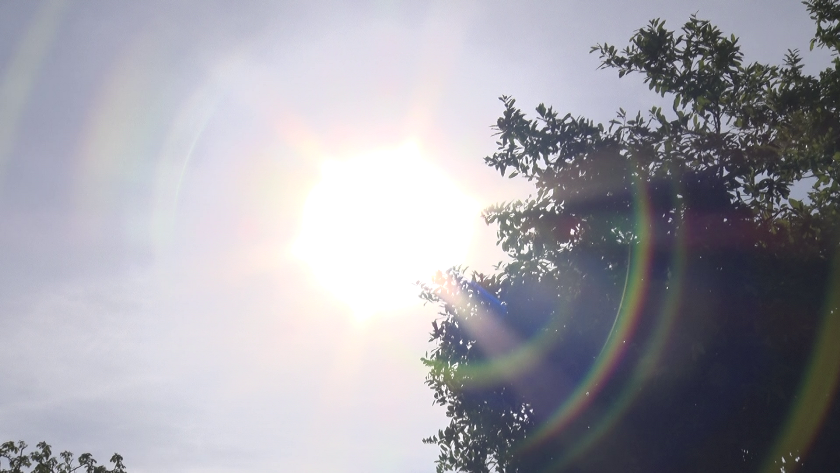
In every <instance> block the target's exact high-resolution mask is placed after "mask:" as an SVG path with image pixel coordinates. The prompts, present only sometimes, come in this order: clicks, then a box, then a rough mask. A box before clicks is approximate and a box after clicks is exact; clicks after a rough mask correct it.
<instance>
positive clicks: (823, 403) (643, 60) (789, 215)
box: [422, 0, 840, 472]
mask: <svg viewBox="0 0 840 473" xmlns="http://www.w3.org/2000/svg"><path fill="white" fill-rule="evenodd" d="M803 3H804V5H805V6H806V8H807V11H808V12H809V14H810V15H811V18H812V19H813V20H814V21H815V23H816V26H817V30H816V34H815V36H814V39H813V41H812V43H811V47H812V48H813V47H815V46H817V47H822V48H828V49H829V50H830V51H831V52H832V54H833V56H834V59H833V61H832V63H831V65H830V66H829V67H828V68H826V69H825V70H823V71H822V72H820V73H819V75H818V76H810V75H807V74H805V73H804V72H803V67H802V60H801V57H800V55H799V53H798V51H796V50H791V51H789V52H788V54H787V55H786V57H785V60H784V64H783V65H781V66H770V65H764V64H759V63H749V64H747V63H744V62H743V57H742V54H741V51H740V47H739V45H738V40H737V39H736V38H735V36H734V35H733V36H725V35H724V34H723V33H722V32H721V31H720V30H719V29H717V28H716V27H714V26H713V25H712V24H710V23H709V22H708V21H705V20H701V19H698V18H697V17H695V16H692V17H691V18H690V19H689V20H688V22H686V23H685V24H684V25H683V26H682V28H681V29H680V31H672V30H669V29H667V28H666V27H665V24H664V22H662V21H659V20H653V21H651V22H650V23H649V24H648V25H647V26H645V27H644V28H641V29H639V30H638V31H637V32H636V33H635V34H634V36H633V37H632V38H631V39H630V44H629V46H627V47H626V48H624V49H623V50H618V49H616V48H615V47H614V46H611V45H608V44H602V45H597V46H595V47H593V48H592V51H593V52H596V53H598V54H599V55H600V59H601V67H602V68H605V69H612V70H616V71H617V72H618V76H619V78H621V77H624V76H627V75H630V74H641V76H642V77H643V78H644V81H645V83H646V84H648V86H649V88H650V90H651V91H653V92H655V93H657V94H659V95H660V96H661V97H663V98H667V99H668V101H669V102H670V100H673V102H672V106H671V107H670V110H663V109H662V108H661V107H657V106H654V107H652V108H651V109H650V111H649V112H647V114H644V115H643V114H642V113H638V114H636V115H635V116H632V115H628V114H627V113H626V112H625V111H624V110H623V109H620V110H619V112H618V114H617V117H616V118H615V119H614V120H612V121H610V122H609V123H608V124H606V125H603V124H595V123H594V122H592V121H591V120H587V119H585V118H581V117H579V118H575V117H572V116H571V115H565V116H561V115H560V114H559V113H557V112H556V111H555V110H554V109H553V108H551V107H546V106H545V105H543V104H540V105H539V106H538V107H536V112H537V116H536V117H535V118H528V117H527V116H526V115H525V114H524V113H523V112H522V111H521V110H520V109H519V108H517V107H516V103H515V100H514V99H513V98H510V97H501V100H502V102H503V104H504V113H503V115H502V116H501V117H500V118H499V119H498V121H497V123H496V127H495V128H496V131H497V136H498V141H497V145H498V150H497V152H496V153H494V154H493V155H492V156H489V157H487V158H485V162H486V163H487V164H488V165H489V166H491V167H493V168H495V169H496V170H498V171H499V172H500V173H501V175H502V176H505V175H508V176H509V177H511V178H512V177H515V176H521V177H524V178H525V179H527V180H528V181H530V182H532V183H533V184H534V186H535V193H534V194H533V195H532V196H529V197H528V198H527V199H525V200H522V201H516V202H509V203H503V204H499V205H496V206H494V207H491V208H489V209H487V210H486V211H485V220H486V222H487V223H488V224H495V225H497V228H498V244H500V245H501V247H502V249H503V250H504V251H505V252H506V253H507V255H508V261H506V262H504V263H500V264H499V266H498V267H497V272H496V273H495V274H490V275H486V274H479V273H472V274H470V275H467V274H465V271H464V270H463V269H462V268H453V269H451V270H449V271H448V272H446V273H440V274H438V276H437V277H436V278H435V280H434V281H433V283H431V284H428V285H424V286H423V293H422V297H423V298H424V299H425V300H427V301H429V302H432V303H434V304H438V305H439V307H440V308H441V311H440V317H439V318H438V320H436V321H435V322H434V323H433V332H432V333H431V341H433V342H434V343H435V344H436V346H435V348H434V349H433V350H432V351H431V353H428V354H427V355H426V357H425V358H423V362H424V364H425V365H426V366H427V367H428V368H429V373H428V376H427V380H426V383H427V384H428V385H429V386H430V388H431V389H432V390H433V392H434V399H435V402H436V403H438V404H440V405H442V406H445V407H446V409H447V411H446V412H447V416H448V417H449V418H450V422H449V425H448V426H446V428H444V429H442V430H440V431H439V432H438V433H437V434H436V435H433V436H431V437H429V438H427V439H425V440H424V441H425V442H426V443H431V444H436V445H438V447H439V449H440V455H439V458H438V461H437V469H438V471H439V472H442V471H450V470H451V471H467V472H490V471H498V472H545V471H577V472H584V471H770V470H773V471H779V469H780V468H785V469H786V470H782V471H791V470H792V469H796V468H802V469H804V470H810V471H828V470H833V469H836V468H837V464H838V460H840V458H839V456H840V454H838V453H837V450H836V445H837V444H838V441H840V423H839V422H838V421H840V403H838V402H837V401H836V400H835V394H836V392H837V385H838V376H839V375H840V373H838V370H840V343H837V341H836V340H837V339H838V337H840V295H838V292H840V291H838V289H837V288H838V287H840V277H838V276H840V275H839V274H838V271H840V270H838V269H836V267H840V261H839V260H838V244H839V243H840V179H839V178H840V57H838V47H840V2H838V1H837V0H809V1H806V2H803ZM808 186H810V189H809V190H808V191H807V198H801V199H796V198H793V197H792V195H791V190H792V189H795V188H804V187H808Z"/></svg>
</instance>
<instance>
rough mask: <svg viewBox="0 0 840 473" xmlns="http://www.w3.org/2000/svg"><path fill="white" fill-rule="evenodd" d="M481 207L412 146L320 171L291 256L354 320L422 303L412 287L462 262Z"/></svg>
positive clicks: (332, 164)
mask: <svg viewBox="0 0 840 473" xmlns="http://www.w3.org/2000/svg"><path fill="white" fill-rule="evenodd" d="M479 215H480V206H479V205H478V203H477V202H476V201H475V200H474V199H472V198H471V197H469V196H468V195H466V194H465V193H464V192H463V191H461V190H460V189H459V188H458V186H457V185H456V184H455V183H454V182H453V181H452V180H451V179H449V178H448V177H447V176H446V175H445V174H444V173H443V172H442V171H440V170H439V169H437V168H436V167H435V166H433V165H432V164H431V163H429V162H428V161H426V160H424V159H423V158H422V156H421V154H420V152H419V151H418V148H417V147H416V146H415V145H412V144H408V145H404V146H402V147H400V148H397V149H394V150H385V151H378V152H373V153H370V154H367V155H363V156H357V157H354V158H351V159H346V160H342V161H328V162H326V163H325V164H324V166H323V170H322V176H321V181H320V182H319V183H318V184H317V185H316V186H315V187H314V188H313V189H312V191H311V192H310V194H309V197H308V198H307V200H306V204H305V207H304V212H303V221H302V225H301V229H300V233H299V235H298V238H297V241H296V243H295V245H294V253H295V254H296V255H297V256H298V257H300V258H301V259H303V260H304V261H306V262H307V263H308V265H309V267H310V268H311V270H312V272H313V273H314V275H315V277H316V278H317V279H318V281H320V283H321V284H323V286H324V287H325V288H327V289H328V290H329V291H330V292H331V293H332V294H334V295H335V296H336V297H337V298H339V299H340V300H342V301H343V302H344V303H346V304H347V305H348V306H349V307H350V308H351V309H352V311H353V313H354V314H355V315H356V316H357V317H359V318H366V317H369V316H371V315H373V314H378V313H385V312H389V311H393V310H395V309H401V308H405V307H407V306H411V305H414V304H417V303H419V298H418V292H419V291H418V288H417V286H416V284H415V282H416V281H418V280H419V281H427V280H429V279H430V278H431V276H432V275H433V274H434V272H435V271H437V270H443V269H446V268H448V267H450V266H452V265H456V264H460V263H461V262H463V260H464V258H465V257H466V255H467V251H468V249H469V245H470V240H471V238H472V233H473V228H474V225H475V224H476V221H477V217H478V216H479Z"/></svg>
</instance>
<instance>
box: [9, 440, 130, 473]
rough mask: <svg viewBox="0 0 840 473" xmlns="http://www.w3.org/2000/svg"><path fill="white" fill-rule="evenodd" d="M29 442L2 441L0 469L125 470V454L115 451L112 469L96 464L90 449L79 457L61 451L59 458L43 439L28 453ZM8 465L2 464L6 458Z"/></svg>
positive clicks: (42, 472) (17, 472)
mask: <svg viewBox="0 0 840 473" xmlns="http://www.w3.org/2000/svg"><path fill="white" fill-rule="evenodd" d="M26 447H27V445H26V442H23V441H20V442H18V443H17V444H15V443H14V442H5V443H3V444H2V445H0V473H23V472H26V471H29V472H32V473H72V472H75V471H83V472H84V473H125V471H126V470H125V465H123V458H122V457H121V456H120V455H118V454H116V453H115V454H114V455H113V456H112V457H111V463H113V464H114V468H113V469H110V470H109V469H108V468H106V467H105V466H104V465H99V466H97V465H96V460H94V458H93V456H92V455H91V454H90V453H83V454H81V455H79V458H77V459H75V461H74V458H73V454H72V453H70V452H61V454H59V458H56V457H54V456H53V454H52V447H50V446H49V445H47V443H46V442H40V443H39V444H38V446H37V447H36V450H34V451H33V452H31V453H26ZM4 459H5V463H6V464H7V466H8V469H4V468H3V460H4Z"/></svg>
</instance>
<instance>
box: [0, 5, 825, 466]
mask: <svg viewBox="0 0 840 473" xmlns="http://www.w3.org/2000/svg"><path fill="white" fill-rule="evenodd" d="M349 3H350V2H342V3H337V2H336V3H326V2H324V3H317V4H316V2H308V1H301V2H257V1H254V2H232V1H231V2H211V1H192V2H190V1H179V2H172V1H165V2H164V1H161V2H156V1H151V0H145V1H136V2H127V1H88V2H73V3H70V2H59V3H48V2H34V1H33V2H23V1H18V2H12V1H6V2H2V3H0V337H1V338H0V340H2V342H0V360H2V363H0V441H5V440H12V439H24V440H26V441H27V442H28V443H30V444H32V445H34V444H35V443H37V442H38V441H40V440H47V441H48V442H49V443H51V444H52V445H53V446H54V447H56V448H58V449H61V450H63V449H70V450H72V451H74V452H77V453H81V452H83V451H90V452H92V453H94V455H95V456H96V457H97V458H99V459H100V460H106V459H107V458H108V457H110V454H111V453H113V452H114V451H118V452H120V453H121V454H123V456H124V457H125V458H126V463H127V465H128V466H129V470H130V471H131V472H132V473H143V472H175V473H178V472H222V471H224V472H227V471H230V472H236V471H289V472H333V471H334V472H365V473H370V472H374V473H375V472H397V471H399V472H431V471H434V465H433V460H434V458H435V457H436V455H437V452H436V448H435V447H433V446H426V445H423V444H421V442H420V439H421V438H422V437H425V436H428V435H430V434H432V433H434V432H436V431H437V429H438V428H439V427H442V426H443V425H444V424H445V418H444V415H443V410H442V409H440V408H436V407H434V406H432V405H431V401H432V396H431V392H430V391H429V390H428V389H427V387H426V386H425V385H424V384H423V379H424V370H423V367H422V365H421V363H420V361H419V359H420V357H421V356H422V355H423V354H424V352H425V351H426V350H427V349H429V348H430V346H429V345H428V343H427V339H428V332H429V329H430V321H431V320H432V319H433V318H434V316H435V312H436V311H435V309H434V308H433V307H422V306H417V307H412V308H408V309H400V310H392V311H389V312H387V313H380V314H378V315H374V316H373V317H370V318H368V319H366V320H359V319H358V318H356V317H354V315H353V311H352V310H351V308H350V307H348V305H347V304H346V303H345V301H343V300H341V299H340V298H339V297H337V296H336V294H335V293H334V291H331V290H329V289H328V288H327V287H326V286H325V285H324V284H323V283H321V282H320V281H321V280H320V279H319V278H318V277H317V275H316V274H315V273H313V271H312V268H311V267H310V266H309V265H307V263H306V262H305V261H302V260H301V259H299V258H296V257H295V256H294V255H293V254H292V251H291V248H292V246H293V244H294V242H295V239H296V238H297V237H298V234H299V233H300V231H301V225H302V223H301V222H302V221H303V219H304V208H305V203H306V202H307V196H308V195H309V193H310V191H311V190H312V189H313V188H314V187H315V186H316V184H317V183H318V181H319V179H320V178H321V176H322V168H323V163H324V162H325V161H326V160H338V161H339V162H341V161H342V160H346V159H349V158H352V157H354V156H359V155H366V154H369V153H371V152H374V151H379V152H381V151H382V150H389V149H390V150H394V149H397V148H398V147H399V146H401V145H402V144H403V143H405V142H407V141H412V142H414V143H415V144H416V146H417V148H418V149H419V152H420V154H421V155H422V157H423V159H425V160H426V161H427V162H428V163H431V165H433V166H435V167H436V169H438V170H440V171H441V172H442V173H444V174H445V175H447V176H448V177H449V179H450V180H451V182H452V183H453V185H454V186H456V187H457V188H458V189H460V191H461V192H463V194H464V195H466V196H468V197H469V198H470V199H473V200H474V201H476V202H478V203H480V204H481V205H485V206H486V205H489V204H490V203H492V202H496V201H500V200H503V199H510V198H513V197H516V196H522V197H524V196H525V194H526V193H527V186H525V185H524V184H523V183H519V182H514V181H508V180H504V179H501V178H499V177H497V176H496V174H495V173H494V172H493V171H492V170H491V169H488V168H485V167H484V165H483V162H482V158H483V157H484V156H485V155H487V154H489V153H492V151H493V149H494V139H493V137H492V136H491V133H492V130H491V129H490V128H489V127H490V125H492V124H493V123H494V122H495V120H496V117H497V116H498V114H499V113H500V112H501V110H502V107H501V104H500V103H499V102H498V101H497V97H498V96H500V95H502V94H508V95H512V96H514V97H516V98H517V102H518V103H520V104H521V105H522V106H523V107H524V108H525V109H527V110H533V107H535V106H536V105H537V104H538V103H539V102H545V103H547V104H550V105H553V106H555V108H557V109H559V110H560V111H561V112H571V113H573V114H575V115H586V116H589V117H592V118H594V119H597V120H602V121H604V120H608V119H609V118H610V117H611V116H612V114H613V112H614V111H615V110H617V109H618V107H620V106H621V107H624V108H625V109H627V110H631V111H634V110H637V109H639V108H643V109H647V108H649V106H650V104H651V103H652V100H654V98H653V96H652V95H651V94H650V93H649V92H647V87H645V86H643V85H641V81H640V80H639V79H638V78H628V79H623V80H621V81H619V80H618V79H617V77H616V75H615V74H614V73H612V72H610V71H597V70H596V68H597V65H598V60H597V57H596V56H594V55H590V54H589V48H590V46H592V45H594V44H595V43H598V42H604V41H606V42H609V43H613V44H617V45H619V46H623V45H624V44H625V42H626V40H627V39H628V38H629V36H630V35H631V34H632V32H633V31H634V30H635V29H637V28H639V27H641V26H643V25H644V24H645V23H646V22H647V21H648V20H649V19H651V18H655V17H662V18H664V19H666V20H667V22H668V24H669V25H671V26H672V27H676V26H678V25H680V24H681V23H682V22H684V21H685V20H686V19H687V18H688V16H689V15H690V14H691V13H694V12H697V13H698V15H699V16H700V17H702V18H707V19H711V20H712V21H713V22H714V23H716V24H717V25H718V26H720V27H721V29H723V30H724V31H725V32H726V33H735V34H736V35H738V36H740V37H741V44H742V46H743V49H744V52H745V54H746V59H747V61H753V60H757V61H763V62H772V63H778V62H780V61H781V59H782V57H783V54H784V52H785V51H786V49H787V48H800V49H802V50H803V51H805V52H806V53H805V57H806V60H807V61H811V63H812V64H814V65H822V64H825V63H826V62H827V59H826V55H825V54H823V53H815V54H808V53H807V49H808V41H809V39H810V37H811V34H812V31H813V25H812V24H811V22H810V20H809V19H808V17H807V14H806V12H805V10H804V7H802V6H801V5H800V3H799V2H798V1H795V0H774V1H768V0H761V1H759V0H749V1H748V0H726V1H723V0H721V1H696V2H679V1H673V0H669V1H665V0H662V1H652V0H649V1H640V2H625V1H604V2H585V1H565V2H522V1H519V2H506V3H503V2H468V1H447V2H439V3H430V2H399V1H388V0H379V1H373V2H354V4H353V6H348V5H349ZM808 69H809V70H811V71H813V70H815V67H810V66H809V68H808ZM374 177H375V178H376V179H380V180H383V179H385V178H386V177H387V179H388V180H389V181H391V182H397V183H405V184H406V185H407V184H409V183H411V182H412V178H413V177H414V175H413V174H412V173H410V172H401V169H400V168H399V167H396V166H395V167H394V169H384V170H383V171H382V172H381V173H380V174H377V175H376V176H374ZM347 179H355V178H354V177H353V176H350V175H348V177H347ZM362 184H363V185H362V186H361V187H364V186H367V185H368V184H369V183H362ZM400 187H402V186H400ZM409 187H410V186H409ZM430 191H431V190H430ZM418 215H419V216H418V218H416V219H413V220H414V224H419V225H421V226H422V227H423V228H425V229H431V231H433V233H435V234H442V235H447V231H448V230H449V229H450V226H449V225H442V223H441V222H443V221H445V220H443V217H441V219H437V218H436V217H435V214H433V213H432V214H429V213H423V214H422V215H420V214H418ZM421 220H422V221H421ZM473 220H474V224H475V225H474V230H475V232H474V234H473V235H472V240H471V243H470V245H471V246H470V247H469V251H468V253H467V254H465V255H464V256H463V262H464V263H468V264H470V265H471V266H472V267H475V268H478V269H489V268H490V267H491V266H490V265H491V264H492V263H495V262H496V261H497V260H498V259H499V258H500V257H501V256H500V254H499V253H498V252H497V250H495V249H494V246H493V244H494V242H495V236H494V233H493V231H492V229H489V230H488V229H485V228H483V227H482V226H481V225H480V224H479V218H478V215H477V214H476V215H475V216H474V217H473ZM404 221H405V219H402V220H400V222H404ZM394 225H397V224H393V225H392V226H394ZM399 225H408V224H405V223H400V224H399ZM397 230H399V228H398V229H397ZM362 231H364V229H361V228H357V227H354V226H353V225H352V224H346V225H344V224H342V225H337V224H336V225H335V228H334V229H330V228H327V230H324V229H323V228H322V232H325V233H330V235H329V236H328V238H326V239H325V240H324V242H330V241H334V242H339V243H340V242H341V241H345V240H347V239H348V238H350V236H351V235H358V234H359V232H362ZM393 235H400V233H399V232H398V231H397V232H396V233H394V234H393ZM393 235H392V236H393ZM447 238H448V236H447ZM452 238H454V236H453V237H452ZM392 240H393V238H392ZM339 243H337V244H339ZM322 244H324V245H326V244H328V243H322ZM395 244H397V246H396V247H395V248H397V250H396V251H390V252H389V255H390V256H389V258H390V261H391V262H392V263H393V264H394V265H395V266H399V265H400V262H401V261H402V260H403V259H404V258H405V257H406V255H408V254H411V253H413V252H416V251H417V246H421V245H417V244H416V242H415V243H412V245H408V244H403V245H402V247H400V246H399V244H402V242H400V241H398V242H396V243H395ZM339 248H342V247H340V246H339ZM344 251H345V252H347V251H346V249H345V250H344ZM337 264H338V263H337ZM382 276H383V280H385V279H387V278H388V275H387V274H383V275H382ZM365 287H366V289H365V290H368V289H367V287H368V286H365ZM369 287H370V289H369V291H370V292H369V293H370V297H371V298H372V299H373V298H376V297H377V288H378V287H380V286H379V283H378V282H377V281H375V280H374V281H370V283H369ZM383 287H384V286H383Z"/></svg>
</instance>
